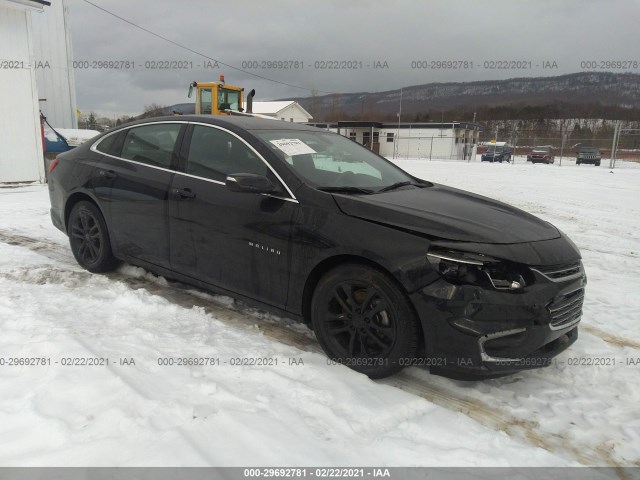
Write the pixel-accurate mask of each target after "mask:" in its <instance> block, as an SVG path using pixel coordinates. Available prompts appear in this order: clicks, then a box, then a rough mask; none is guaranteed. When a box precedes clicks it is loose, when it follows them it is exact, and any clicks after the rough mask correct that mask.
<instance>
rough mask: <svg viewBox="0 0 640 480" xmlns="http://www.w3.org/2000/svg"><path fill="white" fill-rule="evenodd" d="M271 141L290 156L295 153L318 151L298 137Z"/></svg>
mask: <svg viewBox="0 0 640 480" xmlns="http://www.w3.org/2000/svg"><path fill="white" fill-rule="evenodd" d="M271 143H273V144H274V145H275V146H276V147H278V148H279V149H280V150H282V151H283V152H284V153H285V154H286V155H288V156H290V157H293V156H294V155H303V154H305V153H316V151H315V150H314V149H313V148H311V147H310V146H309V145H307V144H306V143H304V142H303V141H302V140H299V139H297V138H282V139H280V140H271Z"/></svg>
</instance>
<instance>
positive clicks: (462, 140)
mask: <svg viewBox="0 0 640 480" xmlns="http://www.w3.org/2000/svg"><path fill="white" fill-rule="evenodd" d="M312 125H314V126H316V127H319V128H325V129H328V130H331V131H333V132H336V133H339V134H341V135H344V136H345V137H349V138H350V139H352V140H353V141H355V142H358V143H361V144H362V145H365V146H368V147H369V148H371V150H373V151H375V152H377V153H379V154H380V155H382V156H384V157H393V158H429V159H431V158H438V159H446V160H473V159H475V155H476V149H477V146H478V138H479V135H480V129H481V127H480V125H477V124H474V123H461V122H447V123H400V124H398V123H383V122H361V121H345V122H338V123H316V124H312Z"/></svg>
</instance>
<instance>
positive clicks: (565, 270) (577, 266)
mask: <svg viewBox="0 0 640 480" xmlns="http://www.w3.org/2000/svg"><path fill="white" fill-rule="evenodd" d="M531 268H532V270H535V271H537V272H539V273H541V274H542V275H544V276H545V277H548V278H550V279H552V280H556V281H559V280H564V279H566V278H568V277H573V276H575V275H578V274H579V273H580V271H581V270H582V263H581V262H573V263H567V264H564V265H550V266H549V265H544V266H536V267H531Z"/></svg>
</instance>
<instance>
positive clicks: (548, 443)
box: [0, 160, 640, 466]
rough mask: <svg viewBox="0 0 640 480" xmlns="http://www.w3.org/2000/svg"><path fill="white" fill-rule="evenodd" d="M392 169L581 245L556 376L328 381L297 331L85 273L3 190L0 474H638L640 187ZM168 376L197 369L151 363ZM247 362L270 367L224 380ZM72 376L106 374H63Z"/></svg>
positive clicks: (544, 173) (520, 172)
mask: <svg viewBox="0 0 640 480" xmlns="http://www.w3.org/2000/svg"><path fill="white" fill-rule="evenodd" d="M398 163H399V164H400V165H401V166H402V167H403V168H406V169H407V170H409V171H410V172H411V173H413V174H415V175H418V176H420V177H422V178H426V179H429V180H432V181H435V182H439V183H445V184H448V185H451V186H455V187H459V188H464V189H468V190H471V191H474V192H476V193H480V194H484V195H488V196H492V197H495V198H498V199H500V200H503V201H506V202H509V203H511V204H514V205H516V206H518V207H521V208H523V209H525V210H528V211H530V212H532V213H534V214H536V215H538V216H540V217H541V218H543V219H546V220H549V221H551V222H552V223H554V224H555V225H557V226H558V227H559V228H561V229H562V230H564V231H565V232H566V233H568V234H569V235H570V237H571V238H572V239H573V240H574V241H575V242H576V243H577V244H578V246H579V247H580V249H581V250H582V253H583V256H584V263H585V267H586V270H587V274H588V276H589V285H588V287H587V296H586V303H585V308H584V317H583V321H582V323H581V334H580V338H579V339H578V341H577V342H576V343H575V344H574V345H573V346H572V348H571V349H570V350H569V351H568V352H565V353H563V354H562V355H561V356H560V357H558V361H557V362H556V363H555V364H554V365H552V366H551V367H549V368H547V369H543V370H538V371H529V372H522V373H519V374H516V375H512V376H510V377H506V378H502V379H497V380H489V381H485V382H472V383H465V382H458V381H452V380H448V379H445V378H441V377H436V376H431V375H429V374H428V372H426V371H423V370H419V369H409V370H407V371H405V372H404V373H403V374H400V375H398V376H396V377H392V378H391V379H388V380H385V381H379V382H374V381H371V380H369V379H367V378H366V377H363V376H362V375H359V374H357V373H355V372H352V371H351V370H348V369H347V368H344V367H337V366H332V365H327V361H326V357H324V355H322V354H321V353H318V346H317V344H316V343H315V342H314V341H313V339H312V337H311V336H310V335H309V332H307V331H306V329H305V327H300V326H294V327H292V326H290V322H288V321H285V320H280V319H277V318H274V317H272V316H268V315H264V314H260V313H257V312H256V311H254V310H251V309H247V308H246V307H242V306H241V305H238V304H237V303H236V302H233V301H232V300H231V299H228V298H221V297H216V296H211V295H208V294H206V293H203V292H192V291H191V290H190V289H188V288H185V287H184V286H181V285H179V284H177V285H176V284H171V283H167V282H166V281H164V280H163V279H159V278H157V277H154V276H153V275H150V274H148V273H145V272H144V271H143V270H142V269H139V268H134V267H129V266H124V267H121V269H120V270H119V271H118V272H115V273H113V274H109V275H92V274H90V273H88V272H85V271H84V270H82V269H80V268H79V267H78V266H77V265H76V263H75V261H74V260H73V257H72V256H71V254H70V251H69V248H68V244H67V239H66V237H65V236H64V235H63V234H62V233H60V232H59V231H58V230H56V229H55V228H54V227H53V226H52V225H51V222H50V220H49V216H48V209H49V201H48V194H47V190H46V187H40V186H29V187H20V188H12V189H0V198H1V201H0V289H1V291H2V292H3V293H2V295H1V296H0V328H1V331H2V336H0V352H1V353H0V358H2V359H4V362H5V365H4V366H0V465H2V466H26V465H28V466H35V465H38V466H43V465H59V466H62V465H65V466H66V465H69V466H74V465H76V466H80V465H83V466H87V465H88V466H107V465H108V466H116V465H117V466H141V465H172V466H187V465H188V466H200V465H225V466H233V465H288V466H294V465H360V466H362V465H382V466H389V465H397V466H418V465H424V466H427V465H441V466H444V465H455V466H478V465H492V466H509V465H518V466H527V465H544V466H560V465H576V464H583V465H610V466H618V465H639V464H640V419H639V418H638V416H637V405H638V404H639V403H640V385H638V382H637V378H638V369H640V361H639V363H638V364H633V363H629V362H630V360H634V359H639V360H640V324H638V321H637V319H638V317H639V316H640V297H639V296H638V295H637V291H638V290H639V288H640V281H639V277H638V273H637V272H638V271H639V268H640V191H639V190H640V169H638V168H635V167H634V166H630V165H629V164H626V163H623V164H621V165H620V168H618V169H616V170H615V171H614V173H613V174H611V173H609V170H608V169H606V168H604V167H599V168H598V167H590V166H581V167H576V166H574V165H568V166H565V164H564V162H563V166H562V167H558V166H557V164H556V165H535V166H533V165H527V164H516V165H509V164H489V163H484V164H482V163H476V162H474V163H471V164H467V163H464V162H439V161H432V162H429V161H415V160H408V161H399V162H398ZM11 358H18V359H20V358H22V359H25V358H28V359H35V358H43V359H50V364H45V365H32V366H25V365H17V366H8V365H7V361H8V359H11ZM180 358H190V359H199V361H200V362H202V364H201V365H186V366H178V365H175V364H174V365H163V364H162V363H163V362H167V360H166V359H173V360H174V362H175V361H176V360H177V359H180ZM242 358H245V359H246V358H259V359H268V360H269V362H270V363H269V364H267V365H257V366H247V365H245V366H242V365H232V363H239V362H238V360H237V359H242ZM599 358H601V359H607V358H609V359H615V361H616V363H615V365H597V366H596V365H594V364H593V362H594V361H595V359H599ZM74 359H94V360H92V361H95V359H108V360H109V364H108V365H106V364H104V365H91V366H69V365H63V364H62V363H68V362H69V360H74ZM572 359H578V365H573V363H574V360H572ZM582 359H586V360H582ZM32 361H34V360H32ZM103 361H104V360H103ZM55 362H58V363H55ZM134 362H135V363H134ZM216 362H218V363H216ZM225 362H226V363H225ZM276 362H277V364H276ZM588 362H591V365H587V363H588ZM394 387H399V388H394Z"/></svg>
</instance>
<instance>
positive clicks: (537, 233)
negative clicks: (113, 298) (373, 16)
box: [49, 116, 586, 378]
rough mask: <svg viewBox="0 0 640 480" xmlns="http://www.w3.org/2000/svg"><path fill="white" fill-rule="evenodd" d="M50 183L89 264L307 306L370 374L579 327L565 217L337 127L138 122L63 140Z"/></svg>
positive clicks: (487, 356)
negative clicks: (426, 167) (443, 178)
mask: <svg viewBox="0 0 640 480" xmlns="http://www.w3.org/2000/svg"><path fill="white" fill-rule="evenodd" d="M49 194H50V198H51V218H52V220H53V223H54V225H55V226H56V227H58V228H59V229H60V230H62V231H63V232H65V233H66V234H67V235H68V236H69V239H70V245H71V250H72V251H73V254H74V256H75V258H76V260H77V261H78V263H79V264H80V265H81V266H83V267H84V268H86V269H87V270H89V271H91V272H104V271H107V270H110V269H113V268H115V267H116V265H117V263H118V261H125V262H128V263H131V264H135V265H139V266H142V267H144V268H146V269H149V270H151V271H153V272H156V273H158V274H160V275H164V276H167V277H170V278H173V279H177V280H180V281H183V282H186V283H189V284H193V285H196V286H198V287H201V288H204V289H208V290H211V291H214V292H218V293H224V294H228V295H232V296H234V297H236V298H239V299H241V300H243V301H245V302H247V303H249V304H255V305H259V306H261V307H262V308H265V309H267V310H271V311H275V312H277V313H279V314H281V315H285V316H289V317H293V318H295V319H298V320H300V321H302V322H307V323H309V324H310V326H311V327H312V328H313V330H314V331H315V333H316V336H317V338H318V341H319V343H320V345H321V346H322V348H323V349H324V350H325V352H326V353H327V355H328V356H329V357H330V358H331V359H333V360H334V361H335V362H337V363H341V364H344V365H348V366H349V367H351V368H353V369H355V370H357V371H360V372H363V373H365V374H367V375H369V376H370V377H372V378H377V377H384V376H388V375H391V374H393V373H395V372H397V371H399V370H400V369H402V368H403V367H404V366H407V365H421V366H427V367H429V368H430V369H431V371H432V372H434V373H438V374H442V375H447V376H456V377H458V378H477V377H482V376H484V377H487V376H498V375H504V374H506V373H511V372H515V371H518V370H521V369H524V368H535V367H541V366H546V365H548V364H549V363H550V361H551V358H553V357H554V356H555V355H557V354H558V353H560V352H562V351H563V350H564V349H566V348H567V347H568V346H569V345H570V344H571V343H572V342H574V341H575V340H576V338H577V333H578V327H577V324H578V322H579V321H580V318H581V314H582V303H583V298H584V287H585V284H586V277H585V274H584V270H583V267H582V263H581V261H580V253H579V251H578V249H577V248H576V246H575V245H574V244H573V243H572V242H571V240H569V239H568V238H567V237H566V236H565V235H564V234H563V233H562V232H560V231H559V230H558V229H557V228H555V227H554V226H552V225H550V224H549V223H547V222H544V221H542V220H540V219H538V218H536V217H534V216H533V215H530V214H528V213H525V212H523V211H521V210H518V209H516V208H514V207H511V206H509V205H506V204H503V203H500V202H497V201H494V200H491V199H489V198H486V197H481V196H478V195H474V194H472V193H469V192H465V191H462V190H457V189H454V188H450V187H446V186H444V185H438V184H434V183H431V182H428V181H425V180H421V179H419V178H415V177H413V176H411V175H409V174H408V173H406V172H404V171H403V170H401V169H400V168H398V167H397V166H395V165H394V164H392V163H391V162H389V161H387V160H385V159H384V158H382V157H380V156H378V155H376V154H375V153H373V152H371V151H370V150H368V149H365V148H363V147H362V146H360V145H358V144H357V143H355V142H353V141H351V140H349V139H347V138H345V137H343V136H341V135H337V134H334V133H330V132H328V131H325V130H319V129H316V128H312V127H307V126H302V125H295V124H291V123H285V122H279V121H276V120H264V119H254V118H236V117H226V116H225V117H212V116H182V117H160V118H155V119H151V120H148V119H147V120H143V121H138V122H134V123H130V124H127V125H123V126H121V127H118V128H117V129H114V130H112V131H110V132H108V133H105V134H102V135H101V136H99V137H96V138H94V139H93V140H91V141H90V142H88V143H85V144H83V145H82V146H80V147H78V148H76V149H75V150H73V151H70V152H67V153H64V154H62V155H59V156H58V157H57V159H56V160H55V161H54V162H53V163H52V165H51V168H50V173H49Z"/></svg>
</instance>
